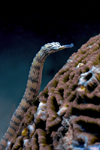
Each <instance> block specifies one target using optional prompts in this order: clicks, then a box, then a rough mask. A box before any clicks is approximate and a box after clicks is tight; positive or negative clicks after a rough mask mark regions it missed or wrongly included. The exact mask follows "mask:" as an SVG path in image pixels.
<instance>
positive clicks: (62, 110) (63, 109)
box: [57, 106, 67, 116]
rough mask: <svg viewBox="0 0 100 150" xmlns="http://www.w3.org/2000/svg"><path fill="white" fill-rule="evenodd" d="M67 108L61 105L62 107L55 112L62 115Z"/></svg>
mask: <svg viewBox="0 0 100 150" xmlns="http://www.w3.org/2000/svg"><path fill="white" fill-rule="evenodd" d="M66 110H67V107H65V106H63V107H62V108H60V110H59V111H58V112H57V114H58V115H59V116H61V115H63V114H64V113H65V112H66Z"/></svg>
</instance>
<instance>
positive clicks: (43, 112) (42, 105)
mask: <svg viewBox="0 0 100 150" xmlns="http://www.w3.org/2000/svg"><path fill="white" fill-rule="evenodd" d="M46 107H47V103H43V102H40V104H39V106H38V109H37V113H36V114H35V115H34V117H35V119H36V118H38V117H39V118H41V119H42V120H45V119H46Z"/></svg>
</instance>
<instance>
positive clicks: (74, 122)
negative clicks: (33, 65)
mask: <svg viewBox="0 0 100 150" xmlns="http://www.w3.org/2000/svg"><path fill="white" fill-rule="evenodd" d="M93 148H95V149H99V148H100V35H98V36H95V37H93V38H91V39H90V40H89V41H88V42H87V43H86V44H84V45H82V47H81V48H80V49H79V50H78V52H77V53H74V54H72V56H71V57H70V58H69V59H68V60H67V63H66V64H65V65H64V66H63V67H62V68H61V70H59V72H58V73H57V74H56V75H55V76H54V78H53V79H52V80H51V81H50V82H49V83H48V85H47V86H46V87H45V88H44V90H43V91H42V92H41V93H40V94H39V95H38V97H37V99H36V101H35V102H34V103H33V104H32V106H31V107H30V108H29V109H28V110H27V112H26V113H25V114H24V117H23V119H22V121H21V123H20V125H19V128H18V130H17V131H16V133H15V135H14V137H13V139H12V140H11V141H10V142H9V143H8V144H7V149H9V150H10V149H11V150H15V149H19V150H22V149H23V150H24V149H27V150H28V149H29V150H30V149H32V150H53V149H55V150H67V149H68V150H71V149H77V150H78V149H80V150H84V149H87V150H90V149H93Z"/></svg>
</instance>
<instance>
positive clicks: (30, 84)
mask: <svg viewBox="0 0 100 150" xmlns="http://www.w3.org/2000/svg"><path fill="white" fill-rule="evenodd" d="M71 47H73V44H70V45H63V46H61V45H60V43H59V42H52V43H48V44H45V45H44V46H42V47H41V49H40V51H39V52H38V53H37V54H36V56H35V58H34V59H33V62H32V65H31V68H30V72H29V76H28V81H27V87H26V91H25V93H24V96H23V98H22V100H21V102H20V104H19V106H18V108H17V109H16V111H15V113H14V114H13V116H12V118H11V121H10V126H9V128H8V130H7V132H6V133H5V135H4V137H3V138H2V140H1V142H0V150H4V149H5V148H6V146H7V142H8V141H10V140H11V139H12V138H13V136H14V134H15V132H16V130H17V129H18V127H19V124H20V122H21V120H22V118H23V116H24V114H25V112H26V111H27V109H28V108H29V107H30V105H31V104H32V103H33V102H34V101H35V98H36V96H37V95H38V93H39V89H40V85H41V77H42V69H43V64H44V61H45V59H46V57H47V56H48V55H49V54H51V53H54V52H57V51H59V50H62V49H65V48H71Z"/></svg>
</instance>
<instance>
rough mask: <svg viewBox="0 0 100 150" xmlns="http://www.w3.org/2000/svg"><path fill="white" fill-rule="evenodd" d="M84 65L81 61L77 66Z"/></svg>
mask: <svg viewBox="0 0 100 150" xmlns="http://www.w3.org/2000/svg"><path fill="white" fill-rule="evenodd" d="M83 65H84V64H83V63H79V64H78V65H77V67H76V68H79V67H80V66H83Z"/></svg>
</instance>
